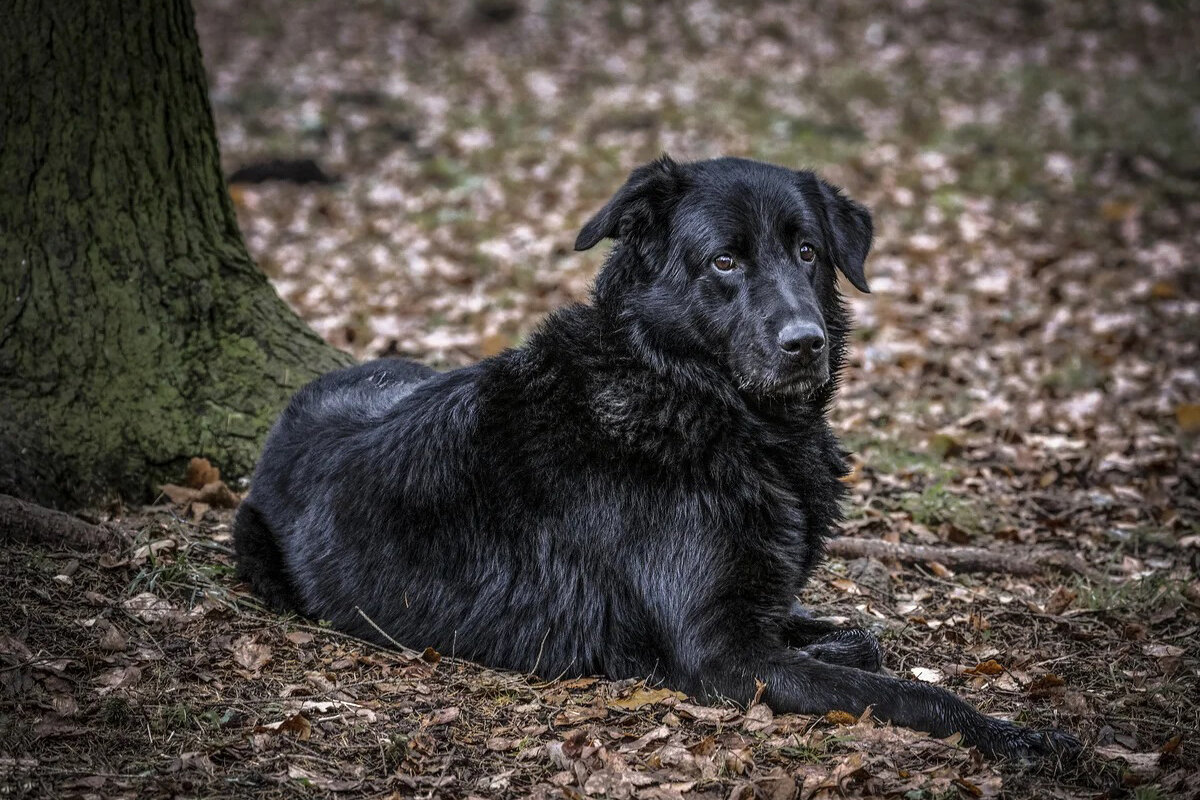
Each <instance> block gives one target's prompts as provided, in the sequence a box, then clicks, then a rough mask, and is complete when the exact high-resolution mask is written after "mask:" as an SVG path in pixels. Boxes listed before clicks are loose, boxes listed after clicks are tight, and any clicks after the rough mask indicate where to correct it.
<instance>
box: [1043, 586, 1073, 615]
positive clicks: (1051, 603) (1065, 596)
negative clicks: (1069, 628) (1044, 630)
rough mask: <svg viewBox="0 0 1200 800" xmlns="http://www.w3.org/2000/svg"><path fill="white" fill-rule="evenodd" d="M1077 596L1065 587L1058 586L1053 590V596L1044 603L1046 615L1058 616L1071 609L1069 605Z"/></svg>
mask: <svg viewBox="0 0 1200 800" xmlns="http://www.w3.org/2000/svg"><path fill="white" fill-rule="evenodd" d="M1078 596H1079V595H1078V594H1076V593H1075V592H1073V591H1071V590H1070V589H1068V588H1067V587H1065V586H1059V587H1058V588H1057V589H1055V590H1054V594H1052V595H1050V599H1049V600H1048V601H1046V613H1047V614H1053V615H1054V616H1058V615H1059V614H1061V613H1063V612H1064V611H1066V610H1067V609H1068V608H1070V607H1071V603H1073V602H1075V598H1076V597H1078Z"/></svg>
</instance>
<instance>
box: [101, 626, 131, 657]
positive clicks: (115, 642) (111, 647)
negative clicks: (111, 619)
mask: <svg viewBox="0 0 1200 800" xmlns="http://www.w3.org/2000/svg"><path fill="white" fill-rule="evenodd" d="M128 646H129V637H128V636H126V635H125V633H124V631H122V630H121V629H120V628H118V627H117V626H116V625H113V624H112V623H109V625H108V627H107V628H106V629H105V631H104V633H103V634H102V635H101V636H100V649H101V650H107V651H108V652H110V653H119V652H121V651H122V650H124V649H125V648H126V647H128Z"/></svg>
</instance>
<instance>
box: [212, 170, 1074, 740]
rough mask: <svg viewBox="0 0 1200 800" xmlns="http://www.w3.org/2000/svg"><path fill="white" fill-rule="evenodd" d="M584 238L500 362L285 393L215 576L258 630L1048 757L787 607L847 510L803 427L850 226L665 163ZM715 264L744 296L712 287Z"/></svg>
mask: <svg viewBox="0 0 1200 800" xmlns="http://www.w3.org/2000/svg"><path fill="white" fill-rule="evenodd" d="M604 238H615V239H617V245H616V246H615V247H614V249H613V251H612V253H611V254H610V256H609V259H608V261H607V263H606V265H605V267H604V268H603V270H602V271H601V273H600V275H599V277H598V279H597V282H596V286H595V289H594V293H593V302H592V303H591V304H589V305H576V306H571V307H568V308H565V309H562V310H560V311H558V312H557V313H555V314H553V315H551V316H550V317H549V318H548V319H547V320H546V321H545V323H544V324H543V325H542V326H541V328H540V329H539V330H538V331H537V333H536V334H535V335H534V336H532V337H531V339H530V340H529V342H528V344H527V345H525V346H524V347H521V348H519V349H513V350H508V351H505V352H504V353H501V354H500V355H497V356H495V357H493V358H489V359H486V360H484V361H481V362H479V363H477V364H474V365H472V366H469V367H465V368H462V369H456V370H452V371H449V372H444V373H436V372H434V371H433V370H430V369H428V368H426V367H423V366H420V365H417V364H413V363H411V362H406V361H401V360H384V361H376V362H372V363H368V364H364V365H362V366H358V367H354V368H351V369H346V370H342V371H339V372H335V373H332V374H329V375H326V376H324V377H322V378H321V379H319V380H317V381H315V382H314V383H312V384H310V385H309V386H307V387H305V388H304V389H303V390H302V391H301V392H299V393H298V394H297V395H296V397H295V398H294V399H293V401H292V403H291V405H290V406H289V407H288V409H287V410H286V411H285V412H284V414H283V416H282V417H281V419H280V420H279V422H278V423H277V425H276V426H275V429H274V430H273V432H272V434H271V436H270V439H269V441H268V443H267V446H266V449H265V451H264V453H263V456H262V459H261V461H260V463H259V466H258V469H257V472H256V473H255V476H254V480H253V484H252V491H251V493H250V496H249V497H248V498H247V500H246V501H245V503H244V504H243V505H242V508H241V510H240V512H239V514H238V518H237V524H236V530H235V542H236V546H237V550H238V554H239V566H238V569H239V574H240V575H241V576H242V577H243V578H244V579H246V580H247V581H249V582H250V583H251V585H252V586H253V587H254V589H255V590H256V591H257V592H258V593H259V594H260V595H261V596H262V597H263V598H264V599H266V600H267V601H268V602H269V603H271V604H272V605H273V606H275V607H276V608H279V609H281V610H282V609H290V610H295V611H298V612H300V613H302V614H305V615H307V616H310V617H314V618H321V619H326V620H329V621H330V622H332V624H333V625H334V626H335V627H337V628H339V629H341V630H345V631H349V632H351V633H354V634H356V635H358V636H361V637H364V638H367V639H371V640H374V641H377V642H380V643H386V642H385V640H384V639H383V637H381V636H380V635H379V634H378V633H377V631H376V630H375V629H374V627H373V626H372V625H371V624H370V623H368V621H367V619H368V618H369V619H370V620H371V621H373V622H374V623H375V624H377V625H378V626H380V627H381V628H382V629H383V630H385V631H386V632H387V634H388V635H389V636H390V637H392V638H394V639H395V640H397V641H399V642H401V643H403V644H405V645H407V646H410V647H413V648H417V649H420V648H424V647H426V646H432V647H434V648H436V649H437V650H439V651H441V652H445V653H454V654H456V655H458V656H460V657H464V658H468V659H471V660H474V661H478V662H481V663H484V664H487V665H489V666H492V667H499V668H506V669H513V670H518V671H521V672H533V673H537V674H539V675H543V676H549V677H553V676H558V675H583V674H602V675H607V676H611V677H614V678H625V677H652V678H656V679H660V680H662V681H664V682H665V683H666V684H667V685H669V686H671V687H673V688H676V689H680V690H683V691H686V692H689V693H691V694H693V695H696V696H698V697H700V698H702V699H706V700H712V699H716V698H720V697H727V698H732V699H734V700H737V701H742V702H744V701H746V700H748V699H749V698H750V697H752V696H753V695H754V692H755V681H756V679H758V680H762V681H765V682H766V684H767V688H766V693H765V695H764V698H765V700H766V702H768V703H769V704H770V705H771V706H773V707H774V708H775V709H776V710H777V711H780V712H801V713H823V712H826V711H830V710H835V709H837V710H844V711H849V712H851V713H854V714H859V713H861V712H862V711H864V710H865V709H866V708H867V707H868V706H870V707H873V708H874V713H875V715H876V716H877V717H880V718H883V719H890V720H892V721H894V722H896V723H898V724H903V725H909V726H912V727H915V728H919V729H923V730H927V731H930V732H932V733H934V734H936V735H940V736H945V735H949V734H950V733H953V732H955V731H959V732H962V733H963V735H964V737H965V738H966V740H967V741H968V742H970V743H973V744H976V745H978V746H979V747H980V748H982V749H983V750H985V751H986V752H989V753H992V754H995V755H1000V756H1012V757H1025V756H1035V755H1041V754H1045V753H1048V752H1052V751H1054V750H1056V749H1060V748H1061V749H1070V747H1072V746H1073V740H1071V739H1070V737H1066V736H1064V735H1062V734H1057V733H1054V732H1037V731H1030V730H1027V729H1023V728H1019V727H1017V726H1015V725H1012V724H1010V723H1007V722H1002V721H999V720H995V719H992V718H989V717H986V716H984V715H982V714H979V713H978V712H977V711H975V710H974V709H972V708H971V707H970V706H968V705H967V704H965V703H964V702H962V701H961V700H959V699H957V698H956V697H954V696H953V695H951V694H950V693H948V692H945V691H943V690H941V689H938V688H935V687H932V686H928V685H925V684H919V683H913V682H907V681H901V680H898V679H896V678H892V677H889V676H886V675H882V674H879V673H878V672H876V670H878V668H879V666H880V653H879V648H878V643H877V642H876V640H875V639H874V637H872V636H870V634H868V633H866V632H864V631H861V630H857V629H850V630H841V629H837V628H834V627H833V626H830V625H828V624H826V623H823V622H821V621H819V620H814V619H812V618H811V617H810V616H808V615H807V614H806V613H804V612H803V610H802V609H799V608H798V607H796V606H795V601H796V595H797V594H798V593H800V592H801V591H802V590H803V587H804V584H805V581H806V580H807V579H808V577H809V574H810V573H811V571H812V569H813V567H814V565H815V564H816V563H817V562H818V561H819V559H820V558H821V555H822V549H823V543H824V541H825V538H826V537H828V536H830V535H832V534H833V533H834V532H835V529H836V525H837V523H838V520H839V513H840V511H839V504H840V502H841V501H842V499H843V496H844V494H845V491H844V488H843V485H842V482H841V480H840V478H841V477H842V476H843V475H844V474H845V472H846V459H845V454H844V452H843V450H842V449H841V447H840V446H839V444H838V442H837V440H836V438H835V437H834V434H833V432H832V430H831V429H830V426H829V424H828V423H827V421H826V418H825V411H826V409H827V407H828V405H829V403H830V401H831V400H832V397H833V394H834V390H835V384H836V378H837V375H838V373H839V371H840V369H841V367H842V360H843V351H844V348H845V344H846V333H847V330H848V328H849V320H848V318H847V314H846V310H845V308H844V305H843V303H842V300H841V298H840V295H839V294H838V289H837V286H836V271H837V270H840V271H841V272H842V273H843V274H844V275H845V276H846V277H847V278H848V279H849V280H850V281H851V282H853V283H854V284H855V285H856V286H859V288H861V289H864V290H865V289H866V280H865V277H864V273H863V262H864V260H865V258H866V254H867V250H868V248H869V246H870V241H871V221H870V216H869V215H868V214H867V212H866V210H865V209H863V208H862V207H861V206H858V205H857V204H855V203H853V202H852V201H850V200H848V199H847V198H845V197H844V196H843V195H842V194H841V193H840V192H839V191H838V190H836V189H835V188H833V187H831V186H829V185H827V184H825V183H823V182H821V181H820V180H819V179H818V178H817V177H816V176H814V175H812V174H811V173H807V172H793V171H791V170H785V169H782V168H779V167H771V166H768V165H763V164H758V163H756V162H749V161H742V160H737V159H721V160H718V161H713V162H699V163H697V164H676V163H674V162H672V161H670V160H668V159H664V160H661V161H659V162H655V163H653V164H650V165H647V166H645V167H642V168H640V169H639V170H636V171H635V172H634V173H633V174H632V175H631V176H630V180H629V182H628V183H626V185H625V186H624V187H622V189H621V190H620V191H619V192H618V193H617V195H616V196H615V197H614V198H613V200H612V201H610V203H609V204H608V205H607V206H605V208H604V209H602V210H601V211H600V213H598V214H597V215H596V217H595V218H594V219H593V220H592V221H590V222H589V223H588V225H587V226H585V228H584V229H583V231H582V232H581V234H580V237H579V240H578V242H577V246H578V247H579V248H580V249H583V248H586V247H591V246H593V245H595V244H596V243H598V242H599V241H600V240H602V239H604ZM801 239H805V240H807V241H811V242H813V243H815V244H816V246H817V250H818V253H819V254H820V257H819V260H818V262H817V263H815V264H813V265H805V264H803V263H802V262H801V261H799V260H798V259H797V258H796V257H795V253H796V249H795V248H796V246H797V245H798V242H799V241H800V240H801ZM722 248H724V249H725V250H730V251H736V252H737V253H738V258H739V263H740V264H743V265H744V268H743V269H742V271H741V272H740V274H738V275H735V276H733V277H730V276H729V275H721V274H716V273H714V272H713V270H712V266H711V253H712V252H713V251H714V249H722ZM781 298H782V299H781ZM799 318H803V319H805V320H809V319H811V320H815V322H814V324H818V325H819V326H820V328H821V330H822V331H823V334H824V336H825V338H826V339H827V347H826V349H825V351H824V353H823V354H822V355H821V356H820V357H819V358H816V357H814V358H813V359H812V360H811V361H809V360H804V362H803V363H799V362H798V361H797V360H795V359H792V360H788V359H787V358H783V357H781V356H780V353H779V347H778V342H777V339H778V336H779V335H780V334H779V330H780V328H781V326H782V325H784V324H785V323H786V322H787V321H788V320H793V319H799Z"/></svg>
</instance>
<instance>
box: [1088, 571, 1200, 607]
mask: <svg viewBox="0 0 1200 800" xmlns="http://www.w3.org/2000/svg"><path fill="white" fill-rule="evenodd" d="M1075 591H1076V593H1077V595H1078V602H1079V604H1080V605H1081V606H1082V607H1084V608H1087V609H1090V610H1092V611H1106V612H1112V613H1125V614H1132V615H1140V614H1149V613H1152V612H1155V611H1160V610H1163V609H1167V608H1181V607H1182V606H1183V603H1184V595H1183V586H1182V584H1181V583H1180V582H1179V581H1176V580H1172V579H1170V578H1167V577H1164V576H1161V575H1151V576H1148V577H1145V578H1134V579H1131V580H1127V581H1124V582H1116V581H1110V582H1103V583H1101V582H1097V581H1090V580H1088V579H1086V578H1078V579H1077V580H1076V583H1075Z"/></svg>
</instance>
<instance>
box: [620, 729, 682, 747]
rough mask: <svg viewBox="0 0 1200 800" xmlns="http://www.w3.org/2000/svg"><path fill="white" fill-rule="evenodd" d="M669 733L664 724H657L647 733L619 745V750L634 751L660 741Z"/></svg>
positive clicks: (669, 730)
mask: <svg viewBox="0 0 1200 800" xmlns="http://www.w3.org/2000/svg"><path fill="white" fill-rule="evenodd" d="M670 735H671V729H670V728H668V727H667V726H666V725H659V726H658V727H657V728H654V729H653V730H651V731H650V732H649V733H646V734H644V735H643V736H640V737H638V738H637V739H634V740H633V741H632V742H629V743H627V744H623V745H621V748H620V750H621V752H622V753H636V752H637V751H639V750H641V749H642V748H643V747H645V746H646V745H648V744H651V743H652V742H658V741H662V740H663V739H666V738H667V737H669V736H670Z"/></svg>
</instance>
